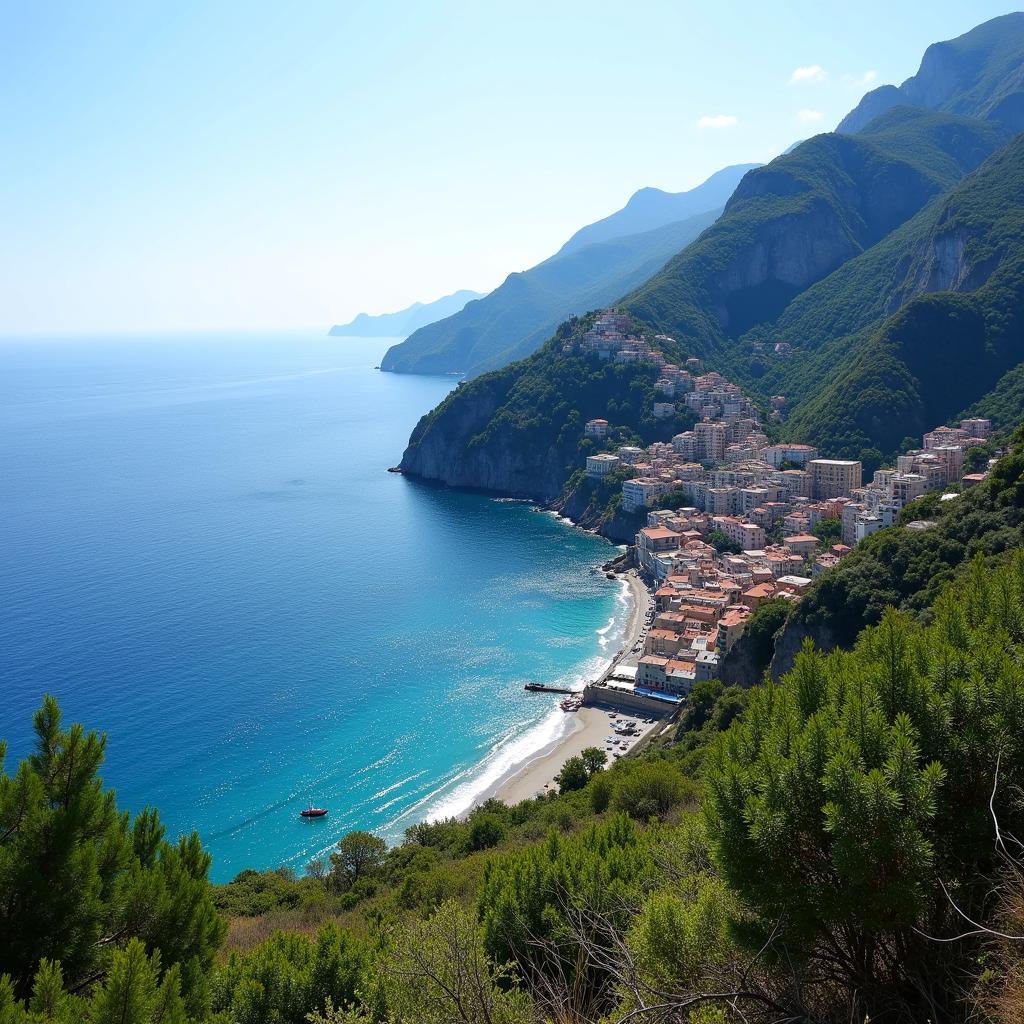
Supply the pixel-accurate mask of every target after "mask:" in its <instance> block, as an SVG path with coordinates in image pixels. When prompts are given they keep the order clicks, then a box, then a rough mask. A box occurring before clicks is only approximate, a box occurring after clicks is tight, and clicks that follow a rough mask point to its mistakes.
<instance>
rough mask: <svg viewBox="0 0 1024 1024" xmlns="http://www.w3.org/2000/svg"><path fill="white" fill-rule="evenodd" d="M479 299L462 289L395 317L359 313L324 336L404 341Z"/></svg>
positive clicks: (387, 314)
mask: <svg viewBox="0 0 1024 1024" xmlns="http://www.w3.org/2000/svg"><path fill="white" fill-rule="evenodd" d="M480 296H481V293H480V292H471V291H469V290H468V289H466V288H463V289H461V290H460V291H457V292H452V294H451V295H445V296H442V297H441V298H440V299H435V300H434V301H433V302H414V303H413V304H412V305H411V306H408V307H406V308H405V309H400V310H399V311H398V312H397V313H381V314H379V315H377V316H371V315H370V314H368V313H360V314H359V315H358V316H357V317H356V318H355V319H354V320H352V321H351V322H350V323H347V324H335V325H334V327H332V328H331V329H330V331H328V334H330V335H331V336H332V337H355V338H406V337H408V336H409V335H410V334H412V333H413V331H416V330H418V329H419V328H420V327H425V326H426V325H427V324H432V323H434V321H436V320H443V319H444V318H445V317H448V316H451V315H452V314H453V313H458V312H459V310H461V309H462V308H463V307H464V306H465V305H466V303H467V302H472V301H473V300H474V299H479V298H480Z"/></svg>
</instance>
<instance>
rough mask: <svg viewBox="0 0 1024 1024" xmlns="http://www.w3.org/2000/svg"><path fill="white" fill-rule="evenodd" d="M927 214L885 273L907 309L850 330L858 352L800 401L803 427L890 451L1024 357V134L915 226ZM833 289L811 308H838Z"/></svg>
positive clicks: (824, 440)
mask: <svg viewBox="0 0 1024 1024" xmlns="http://www.w3.org/2000/svg"><path fill="white" fill-rule="evenodd" d="M923 226H927V228H928V230H927V232H925V233H923V235H922V237H920V238H919V239H917V241H916V245H914V246H913V247H911V248H909V249H907V250H905V251H904V252H902V253H895V252H894V253H891V255H895V256H898V257H899V258H898V259H897V260H896V262H895V263H894V264H892V263H891V264H890V265H889V268H888V270H889V273H890V274H891V275H892V276H891V277H890V278H889V280H888V281H887V282H884V283H883V281H882V280H881V276H882V275H876V279H875V285H876V288H877V289H878V291H879V293H880V294H883V295H886V296H887V297H886V303H887V305H888V306H889V307H890V308H891V307H893V306H897V307H899V311H898V312H897V313H895V314H894V315H892V316H891V317H889V318H888V319H886V320H885V321H884V322H883V323H882V324H881V326H880V327H879V328H878V329H877V330H876V331H875V332H874V333H873V334H871V335H870V337H868V338H867V339H866V340H865V341H863V343H862V344H860V345H859V346H857V345H855V344H854V343H853V339H849V338H847V339H845V341H846V347H847V351H848V352H849V355H848V356H847V358H846V360H845V361H844V362H842V363H840V364H839V366H838V367H837V369H836V371H835V373H834V374H833V376H832V379H831V380H830V381H829V382H828V383H827V384H826V385H825V386H821V387H819V388H818V389H817V391H816V392H813V393H812V394H811V396H810V397H809V398H808V400H807V401H806V402H805V403H804V404H803V405H801V406H799V407H798V408H797V409H796V410H795V412H794V414H793V417H792V418H791V420H790V423H789V430H790V432H791V433H793V434H794V435H796V436H800V437H803V438H806V439H808V440H809V441H810V443H819V444H827V445H828V446H829V448H830V450H831V451H835V452H836V453H846V454H849V453H851V452H856V451H859V449H860V447H864V446H867V445H875V446H877V447H879V448H880V449H881V450H882V451H883V452H888V451H891V450H892V449H894V448H895V447H896V445H897V444H898V443H899V442H900V440H901V439H902V438H903V437H906V436H917V435H920V434H921V433H922V431H923V430H927V429H928V428H929V427H931V426H934V425H935V424H936V423H941V422H943V421H945V420H946V419H948V418H949V417H951V416H953V415H954V414H956V413H957V412H958V411H960V410H962V409H964V408H965V407H966V406H969V405H971V404H972V403H975V402H977V401H979V400H980V399H982V397H983V396H984V395H985V394H986V393H987V392H989V391H990V390H992V389H993V388H994V387H995V386H996V385H997V383H998V382H999V380H1000V378H1001V377H1002V376H1003V375H1004V374H1006V373H1007V372H1008V371H1011V370H1012V368H1013V367H1015V366H1016V365H1017V364H1018V363H1019V362H1021V360H1024V334H1022V330H1024V319H1022V310H1024V136H1019V137H1017V138H1016V139H1015V140H1014V141H1013V142H1011V143H1010V144H1009V145H1008V146H1006V147H1005V148H1004V149H1002V150H1000V151H999V152H998V153H997V154H995V155H994V156H993V157H992V158H991V159H990V160H989V161H987V162H986V163H985V165H984V166H983V167H981V168H980V169H979V170H978V171H977V172H976V173H975V174H973V175H971V176H970V177H968V178H967V179H965V180H964V182H963V183H962V184H961V185H960V186H959V187H958V188H956V189H954V190H953V191H952V192H951V193H950V194H949V195H948V196H947V197H946V198H945V199H943V200H942V201H941V202H939V203H937V204H935V205H934V206H932V207H931V208H929V210H928V211H926V216H925V218H924V219H923V221H922V222H921V223H919V224H915V226H914V231H915V232H917V231H919V230H920V228H921V227H923ZM907 235H908V236H909V235H910V233H909V232H908V233H907ZM909 240H910V237H907V236H905V237H904V238H903V239H902V241H909ZM901 274H902V276H900V275H901ZM838 276H839V275H837V277H838ZM846 276H849V275H846ZM844 283H845V282H844ZM868 284H870V282H868ZM886 285H887V286H888V287H886ZM833 297H834V290H833V289H831V288H827V287H826V288H823V289H821V292H820V293H819V295H817V296H816V297H815V298H816V300H817V301H816V302H815V303H814V304H813V305H812V306H811V307H810V309H809V310H807V311H806V313H805V315H807V316H811V317H813V316H815V315H816V316H817V317H818V318H819V319H821V318H822V317H824V316H826V315H827V314H826V310H827V309H828V304H829V301H830V300H831V299H833ZM862 337H863V335H862ZM841 344H842V340H841V341H840V345H841ZM819 379H820V378H819ZM1007 386H1009V385H1007ZM1006 415H1008V412H1005V411H1004V412H1003V413H1002V416H1001V417H997V418H1004V419H1005V417H1006Z"/></svg>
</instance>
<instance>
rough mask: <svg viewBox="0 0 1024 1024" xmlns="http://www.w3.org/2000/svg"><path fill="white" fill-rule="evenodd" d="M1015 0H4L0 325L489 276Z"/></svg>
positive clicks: (392, 302)
mask: <svg viewBox="0 0 1024 1024" xmlns="http://www.w3.org/2000/svg"><path fill="white" fill-rule="evenodd" d="M1010 10H1013V7H1012V6H1007V5H1005V4H999V3H987V2H983V0H975V2H974V3H972V4H970V5H968V4H964V3H963V2H962V0H959V2H954V0H929V2H927V3H923V2H912V3H907V2H901V3H893V2H892V0H889V2H886V3H881V2H876V0H860V2H858V3H856V4H848V3H829V2H791V3H779V2H776V3H771V4H753V3H750V2H741V0H735V2H729V0H716V2H714V3H687V2H681V0H675V2H666V3H661V2H642V0H640V2H637V0H634V2H633V3H629V4H625V3H616V4H612V3H603V2H600V0H587V2H575V0H564V2H552V0H547V2H544V3H541V2H537V3H534V2H532V0H518V2H517V3H515V4H509V3H498V2H476V3H468V2H467V3H461V2H450V3H444V2H438V3H412V2H406V3H391V2H383V0H378V2H376V3H359V2H345V0H338V2H335V3H327V2H320V0H303V2H300V3H293V4H290V3H282V2H280V0H276V2H261V0H247V2H245V3H242V2H240V0H239V2H229V0H221V2H217V3H191V2H188V0H175V2H174V3H170V4H169V3H166V2H163V0H161V2H151V0H130V2H113V0H92V2H90V3H78V2H77V0H66V2H60V0H54V2H49V3H44V2H40V3H22V2H20V0H19V2H7V0H0V12H2V18H3V22H2V24H3V30H2V33H0V150H2V152H3V160H2V163H0V224H2V228H0V231H2V240H3V241H2V246H0V333H7V334H10V333H22V332H36V331H39V332H45V331H60V332H74V331H82V332H96V331H130V330H140V329H152V330H181V329H189V328H235V327H263V328H276V327H285V326H307V325H309V326H316V327H321V326H326V325H328V324H330V323H332V322H336V321H341V320H347V319H349V318H350V317H352V316H353V315H354V314H355V313H357V312H359V311H361V310H368V311H370V312H383V311H387V310H391V309H397V308H400V307H402V306H405V305H407V304H409V303H410V302H413V301H415V300H417V299H420V300H429V299H432V298H436V297H437V296H439V295H441V294H443V293H445V292H448V291H453V290H454V289H456V288H462V287H467V288H476V289H479V290H488V289H490V288H493V287H494V286H496V285H497V284H499V283H500V282H501V280H502V279H503V278H504V277H505V275H506V274H507V273H509V272H511V271H514V270H522V269H525V268H526V267H528V266H531V265H532V264H534V263H536V262H538V261H539V260H541V259H543V258H544V257H546V256H547V255H550V253H551V252H553V251H554V250H555V249H557V248H558V247H559V245H560V244H561V243H562V242H563V241H564V240H565V239H566V238H567V237H568V236H569V235H570V234H572V232H573V231H575V230H576V229H577V228H578V227H580V226H581V225H583V224H585V223H588V222H590V221H593V220H595V219H597V218H598V217H601V216H604V215H605V214H607V213H609V212H611V211H612V210H614V209H616V208H618V207H620V206H621V205H622V204H623V203H624V202H625V201H626V199H627V198H628V197H629V195H630V194H631V193H632V192H634V191H635V190H636V189H637V188H640V187H642V186H645V185H654V186H657V187H660V188H664V189H669V190H672V191H676V190H679V189H684V188H689V187H691V186H693V185H695V184H697V183H699V182H700V181H701V180H703V179H704V178H705V177H706V176H707V175H709V174H710V173H712V172H713V171H715V170H716V169H718V168H719V167H722V166H725V165H726V164H730V163H740V162H746V161H753V160H767V159H770V158H771V157H772V156H774V155H776V154H777V153H779V152H780V151H782V150H783V149H784V148H785V147H786V146H788V145H789V144H790V143H792V142H793V141H794V140H796V139H799V138H805V137H807V136H808V135H812V134H814V133H816V132H818V131H826V130H830V129H831V128H833V127H834V126H835V124H836V122H837V121H838V120H839V119H840V118H841V117H842V115H843V114H844V113H845V112H846V111H847V110H848V109H850V108H851V107H852V106H854V105H855V103H856V102H857V100H858V99H859V97H860V95H861V94H862V93H863V92H864V91H865V90H866V89H867V88H870V87H872V86H873V85H877V84H881V83H883V82H897V83H898V82H900V81H902V80H903V79H904V78H906V77H907V76H909V75H911V74H913V73H914V72H915V71H916V69H917V65H918V63H919V61H920V58H921V54H922V52H923V51H924V48H925V47H926V46H927V44H928V43H930V42H933V41H936V40H939V39H946V38H950V37H952V36H955V35H959V34H960V33H962V32H964V31H966V30H967V29H969V28H971V27H972V26H973V25H974V24H977V23H978V22H981V21H984V20H986V19H988V18H990V17H994V16H995V15H997V14H1002V13H1006V12H1007V11H1010Z"/></svg>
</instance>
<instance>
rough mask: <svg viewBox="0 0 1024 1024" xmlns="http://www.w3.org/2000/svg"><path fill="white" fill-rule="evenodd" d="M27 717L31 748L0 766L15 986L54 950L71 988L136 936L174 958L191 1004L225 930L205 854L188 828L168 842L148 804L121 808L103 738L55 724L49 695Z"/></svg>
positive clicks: (104, 967)
mask: <svg viewBox="0 0 1024 1024" xmlns="http://www.w3.org/2000/svg"><path fill="white" fill-rule="evenodd" d="M33 721H34V726H35V733H36V748H35V752H34V753H32V754H31V755H30V756H29V757H28V758H27V759H26V760H24V761H22V762H21V764H20V765H19V767H18V770H17V772H16V773H15V775H14V776H9V775H7V774H6V773H0V965H2V967H3V969H4V971H6V972H7V973H8V975H9V976H10V978H11V981H12V984H13V991H14V993H15V995H17V996H19V997H22V998H24V997H25V996H27V995H28V994H29V992H30V990H31V986H32V983H33V979H34V978H35V977H36V974H37V971H38V969H39V965H40V964H41V962H42V961H43V960H44V959H46V958H50V959H59V960H60V964H61V971H62V976H63V978H64V980H65V983H66V984H67V985H68V986H69V987H73V988H77V987H81V986H87V985H88V984H89V983H90V982H93V981H96V980H100V979H103V978H105V977H108V976H109V973H110V972H111V971H112V970H113V966H114V963H115V956H116V954H117V953H118V952H119V951H121V950H123V949H127V947H128V946H129V944H130V943H131V941H132V940H133V939H138V940H139V941H140V942H141V948H142V949H143V950H144V952H145V953H146V954H147V955H149V954H153V953H161V954H162V962H163V963H164V964H165V965H166V967H167V968H171V967H172V965H175V964H178V965H180V968H179V970H180V972H181V973H180V977H179V984H180V985H181V986H182V990H183V992H184V993H185V996H186V998H187V999H188V1000H189V1002H190V1005H191V1006H192V1008H193V1009H196V1008H198V1007H199V1006H201V1003H202V998H203V986H204V981H203V977H204V975H205V973H206V972H208V970H209V968H210V966H211V965H212V963H213V957H214V955H215V953H216V951H217V948H218V947H219V945H220V943H221V940H222V937H223V934H224V925H223V922H222V921H221V920H220V918H219V917H218V916H217V913H216V911H215V909H214V907H213V903H212V901H211V899H210V894H209V889H208V885H207V872H208V871H209V866H210V859H209V856H208V855H207V854H206V853H205V852H204V851H203V849H202V847H201V846H200V843H199V839H198V837H197V836H196V835H195V834H194V833H193V834H192V835H191V836H188V837H182V838H181V839H180V840H179V842H178V843H177V844H176V845H172V844H170V843H168V842H167V841H166V840H165V838H164V828H163V826H162V825H161V823H160V819H159V816H158V815H157V813H156V812H155V811H150V810H146V811H143V812H142V813H141V814H139V815H138V816H137V817H136V818H135V819H134V821H132V820H130V818H129V816H128V815H127V814H126V813H120V812H119V811H118V810H117V805H116V803H115V797H114V793H113V792H112V791H110V790H105V789H104V787H103V784H102V781H101V779H100V777H99V770H100V766H101V764H102V763H103V756H104V749H105V746H106V741H105V738H104V737H101V736H98V735H97V734H96V733H94V732H89V733H87V732H86V731H85V730H84V729H83V728H82V727H81V726H80V725H72V726H71V728H70V729H68V730H64V729H62V728H61V713H60V709H59V708H58V706H57V702H56V701H55V700H54V699H53V698H52V697H46V698H44V700H43V704H42V707H41V708H40V709H39V711H37V712H36V714H35V717H34V720H33ZM2 754H3V746H2V744H0V756H2ZM132 948H133V949H134V946H133V947H132ZM132 958H133V960H134V959H136V958H137V957H136V954H135V953H132ZM116 962H117V963H119V964H120V963H122V960H120V959H118V960H117V961H116ZM160 962H161V961H160V959H159V958H158V959H157V960H156V961H155V963H156V964H157V965H159V963H160ZM154 970H156V968H154Z"/></svg>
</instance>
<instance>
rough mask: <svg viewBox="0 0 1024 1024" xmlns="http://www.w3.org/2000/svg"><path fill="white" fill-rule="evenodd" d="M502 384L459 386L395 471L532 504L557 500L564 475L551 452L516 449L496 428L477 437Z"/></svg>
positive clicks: (428, 419) (420, 428)
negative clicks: (398, 470)
mask: <svg viewBox="0 0 1024 1024" xmlns="http://www.w3.org/2000/svg"><path fill="white" fill-rule="evenodd" d="M504 383H505V381H504V379H503V378H501V377H495V378H493V379H492V378H483V379H481V380H480V381H478V382H476V383H475V384H474V386H473V387H472V388H471V389H470V387H469V385H463V386H462V387H460V388H459V389H458V390H457V391H456V392H455V393H454V394H452V395H451V396H450V397H449V398H448V399H447V400H446V401H445V402H444V403H442V405H441V406H439V407H438V409H436V410H434V411H433V412H431V413H428V414H427V415H426V416H424V417H423V418H422V419H421V420H420V422H419V424H417V426H416V429H415V430H414V431H413V433H412V436H411V437H410V439H409V446H408V448H406V450H405V453H404V454H403V455H402V461H401V463H400V464H399V467H398V468H399V469H400V470H401V471H402V472H403V473H407V474H409V475H410V476H415V477H419V478H421V479H423V480H430V481H433V482H435V483H442V484H445V485H447V486H449V487H466V488H470V489H473V490H484V491H494V492H495V493H497V494H503V495H507V496H509V497H516V498H532V499H534V500H535V501H545V502H546V501H552V500H553V499H554V498H556V497H557V496H558V495H559V494H560V493H561V490H562V483H563V480H564V473H563V470H562V469H561V462H560V460H559V459H558V458H557V457H556V455H555V453H554V451H553V450H552V449H551V448H546V449H545V448H537V447H531V448H524V447H522V446H521V445H516V444H515V443H514V442H513V440H512V439H511V438H509V437H508V436H507V431H502V430H501V429H498V430H496V431H493V432H491V433H490V434H489V436H488V437H487V438H486V439H481V438H480V435H481V433H482V432H483V431H484V430H485V428H487V427H488V425H490V424H491V421H492V419H493V418H494V416H495V413H496V412H497V411H498V409H499V407H500V406H501V405H502V403H503V402H504V401H505V399H506V398H507V396H508V391H507V388H505V387H504V386H503V385H504ZM464 389H465V394H463V393H462V392H463V390H464Z"/></svg>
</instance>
